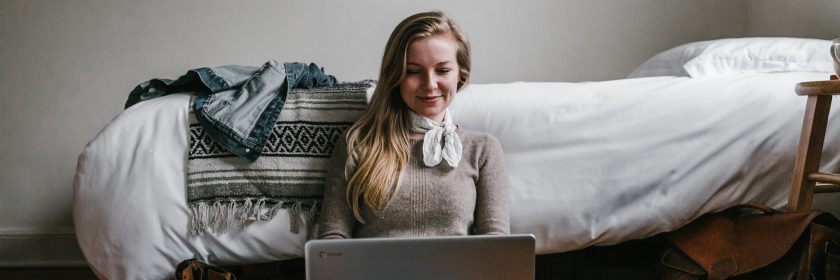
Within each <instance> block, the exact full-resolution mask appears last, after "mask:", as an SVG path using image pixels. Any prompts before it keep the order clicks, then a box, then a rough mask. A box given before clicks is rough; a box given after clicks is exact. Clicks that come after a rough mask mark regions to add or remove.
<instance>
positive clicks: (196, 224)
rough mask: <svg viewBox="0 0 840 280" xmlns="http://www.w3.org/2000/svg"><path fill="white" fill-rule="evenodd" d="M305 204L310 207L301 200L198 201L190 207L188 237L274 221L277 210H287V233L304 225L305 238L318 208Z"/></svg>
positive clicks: (310, 229)
mask: <svg viewBox="0 0 840 280" xmlns="http://www.w3.org/2000/svg"><path fill="white" fill-rule="evenodd" d="M239 202H241V204H240V203H239ZM307 204H309V205H305V204H304V202H301V201H280V202H272V201H269V200H267V199H266V198H260V199H253V198H246V199H244V201H242V200H240V201H237V200H233V199H229V200H227V201H223V200H217V201H213V202H198V203H195V204H193V205H191V206H190V210H191V212H192V219H191V220H192V221H191V222H190V234H191V235H192V236H201V235H203V234H204V233H205V232H207V231H211V232H215V233H225V232H228V231H230V230H232V229H235V228H239V229H244V228H245V227H247V226H248V225H250V224H251V223H253V222H257V221H267V220H270V219H272V218H274V215H276V214H277V212H278V211H279V210H280V209H287V210H288V211H287V212H288V213H289V231H290V232H291V233H294V234H298V233H300V230H301V225H305V226H306V228H305V230H306V231H307V236H311V234H312V230H313V229H314V223H315V217H316V216H317V213H318V208H319V207H318V206H319V205H318V202H317V201H310V202H307Z"/></svg>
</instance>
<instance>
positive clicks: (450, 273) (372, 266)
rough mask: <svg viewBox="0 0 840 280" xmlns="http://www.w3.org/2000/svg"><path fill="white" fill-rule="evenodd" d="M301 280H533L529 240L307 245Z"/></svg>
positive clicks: (407, 240) (456, 238)
mask: <svg viewBox="0 0 840 280" xmlns="http://www.w3.org/2000/svg"><path fill="white" fill-rule="evenodd" d="M305 255H306V279H309V280H322V279H534V236H533V235H531V234H513V235H471V236H450V237H423V238H360V239H344V240H311V241H309V242H306V245H305Z"/></svg>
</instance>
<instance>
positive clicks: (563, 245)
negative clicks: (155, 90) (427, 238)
mask: <svg viewBox="0 0 840 280" xmlns="http://www.w3.org/2000/svg"><path fill="white" fill-rule="evenodd" d="M827 76H828V73H806V72H788V73H747V74H737V75H725V76H715V77H708V78H688V77H670V76H668V77H647V78H636V79H621V80H613V81H603V82H582V83H526V82H517V83H506V84H474V85H470V86H468V87H467V88H466V89H465V90H463V91H462V92H460V93H457V94H456V95H455V101H454V102H453V104H452V106H451V107H450V109H451V112H452V114H453V115H454V118H455V120H456V123H458V124H459V125H462V126H464V127H465V128H468V129H473V130H479V131H485V132H488V133H490V134H492V135H494V136H495V137H497V138H498V139H499V141H500V142H501V144H502V146H503V149H504V153H505V161H506V165H507V169H508V173H509V178H510V179H509V180H510V182H509V183H510V188H509V194H508V205H509V210H510V217H511V232H512V233H531V234H534V236H535V237H536V251H537V253H538V254H549V253H559V252H566V251H571V250H577V249H581V248H585V247H588V246H594V245H610V244H616V243H620V242H623V241H627V240H631V239H639V238H645V237H648V236H651V235H654V234H657V233H661V232H667V231H671V230H673V229H676V228H678V227H679V226H681V225H684V224H686V223H688V222H689V221H691V220H693V219H695V218H697V217H699V216H700V215H702V214H704V213H708V212H714V211H718V210H722V209H725V208H727V207H729V206H732V205H735V204H739V203H763V204H767V205H769V206H771V207H775V208H782V207H784V205H785V203H786V199H787V191H788V185H789V183H790V179H791V173H792V170H793V159H794V153H795V151H796V146H797V144H798V135H799V132H800V126H801V124H802V119H803V114H804V108H805V97H801V96H797V95H795V94H794V91H793V88H794V85H795V84H796V83H797V82H803V81H811V80H823V79H825V78H826V77H827ZM188 103H189V95H187V94H174V95H169V96H165V97H161V98H157V99H153V100H149V101H144V102H141V103H139V104H137V105H135V106H132V107H130V108H128V109H127V110H125V111H124V112H122V113H121V114H119V115H118V116H117V117H116V118H115V119H114V120H112V121H111V122H110V123H109V124H108V125H107V126H106V127H105V128H104V129H103V130H102V131H101V132H100V133H99V134H98V135H96V137H94V138H93V140H92V141H91V142H90V143H89V144H88V145H87V146H86V147H85V149H84V150H83V152H82V153H81V155H80V157H79V161H78V168H77V174H76V179H75V184H74V213H73V216H74V222H75V225H76V234H77V238H78V240H79V244H80V246H81V248H82V251H83V253H84V255H85V258H86V259H87V260H88V262H89V264H90V265H91V268H92V269H93V270H94V272H95V273H96V274H97V275H99V276H100V277H103V278H108V279H134V278H151V279H160V278H169V277H172V273H173V271H174V267H175V265H176V264H177V263H178V262H180V261H182V260H184V259H188V258H192V257H197V258H199V259H201V260H204V261H207V262H210V263H213V264H235V263H257V262H268V261H275V260H283V259H290V258H299V257H302V256H303V244H304V243H305V242H306V240H307V235H306V233H305V232H300V233H298V234H293V233H291V232H290V231H289V220H288V219H289V218H288V215H286V214H280V213H278V215H275V217H274V218H273V219H272V220H269V221H262V222H258V223H254V224H252V225H250V226H248V227H247V228H245V229H244V230H242V231H232V232H227V233H219V234H215V233H207V234H204V235H202V236H190V235H189V234H188V232H189V218H190V211H189V209H188V207H187V204H186V196H185V191H186V187H185V184H186V175H185V161H186V154H187V147H188V143H187V141H188V136H187V118H188V114H189V108H188V107H189V104H188ZM838 106H840V105H838V104H837V102H836V101H835V102H834V108H835V109H834V110H832V113H831V119H832V121H833V122H835V123H837V121H838V120H837V119H838V118H840V117H838V114H837V109H836V108H837V107H838ZM838 129H840V126H836V125H835V126H830V128H829V130H828V135H829V137H827V139H826V144H825V145H826V153H825V155H824V157H823V169H824V170H832V171H835V172H836V171H838V169H840V157H838V156H837V154H840V143H838V141H840V140H838V139H837V138H838V137H836V135H840V130H838ZM832 135H833V136H835V137H831V136H832ZM831 153H833V155H832V154H831ZM280 211H281V212H282V211H285V210H282V209H281V210H280Z"/></svg>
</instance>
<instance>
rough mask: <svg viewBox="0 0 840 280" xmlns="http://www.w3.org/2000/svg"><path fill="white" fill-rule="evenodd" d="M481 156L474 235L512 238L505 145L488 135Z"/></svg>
mask: <svg viewBox="0 0 840 280" xmlns="http://www.w3.org/2000/svg"><path fill="white" fill-rule="evenodd" d="M482 153H483V155H482V156H481V158H482V160H481V161H480V162H481V166H480V167H479V175H478V176H479V177H478V182H477V186H476V205H475V223H474V224H473V234H510V217H509V213H508V209H507V191H508V177H507V171H506V170H505V159H504V154H503V153H502V145H500V144H499V141H498V140H496V138H494V137H492V136H489V135H488V137H487V143H486V144H485V146H484V150H483V151H482Z"/></svg>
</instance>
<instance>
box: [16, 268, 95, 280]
mask: <svg viewBox="0 0 840 280" xmlns="http://www.w3.org/2000/svg"><path fill="white" fill-rule="evenodd" d="M0 279H26V280H59V279H60V280H95V279H97V278H96V274H94V273H93V271H91V270H90V268H87V267H25V268H0Z"/></svg>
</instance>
